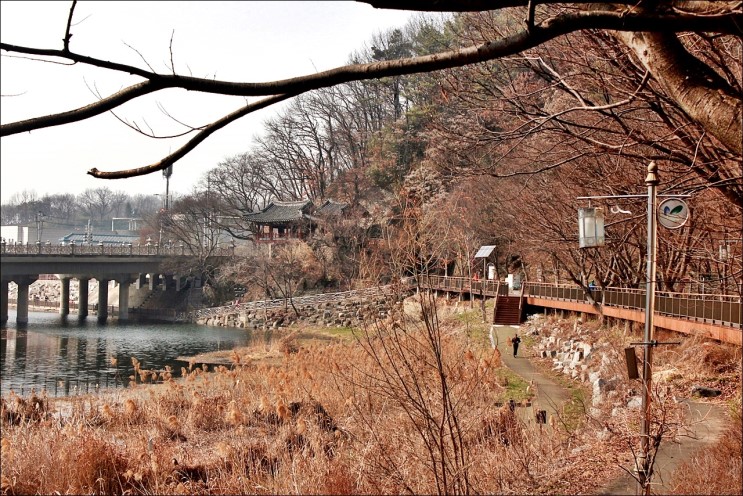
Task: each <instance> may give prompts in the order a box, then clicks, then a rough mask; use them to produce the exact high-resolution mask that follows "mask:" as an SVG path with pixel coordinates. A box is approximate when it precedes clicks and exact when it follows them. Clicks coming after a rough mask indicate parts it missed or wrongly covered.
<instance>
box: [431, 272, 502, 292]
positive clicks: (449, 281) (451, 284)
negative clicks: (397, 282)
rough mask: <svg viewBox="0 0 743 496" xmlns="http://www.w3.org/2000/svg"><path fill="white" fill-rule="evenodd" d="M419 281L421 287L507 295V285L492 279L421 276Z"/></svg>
mask: <svg viewBox="0 0 743 496" xmlns="http://www.w3.org/2000/svg"><path fill="white" fill-rule="evenodd" d="M419 283H420V286H421V287H422V288H429V289H437V290H441V291H452V292H457V293H469V292H472V294H476V295H482V294H484V295H485V296H496V295H498V296H508V285H507V284H499V282H498V281H496V280H492V279H487V280H484V281H483V280H475V279H470V278H468V277H449V276H421V277H420V281H419Z"/></svg>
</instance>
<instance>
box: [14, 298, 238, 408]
mask: <svg viewBox="0 0 743 496" xmlns="http://www.w3.org/2000/svg"><path fill="white" fill-rule="evenodd" d="M15 318H16V314H15V311H14V310H12V309H9V310H8V322H7V324H6V325H5V326H4V327H2V328H1V329H0V394H2V395H3V396H5V395H7V394H8V393H9V392H10V391H11V390H13V391H15V392H16V393H18V394H24V395H27V394H29V393H30V392H31V390H32V389H34V390H36V391H37V392H40V391H41V390H42V389H44V388H45V389H46V391H47V393H48V394H49V395H51V396H71V395H76V394H81V393H86V392H93V391H95V390H96V387H98V388H107V387H108V388H111V387H125V386H126V385H127V384H128V383H129V376H130V375H132V374H133V373H134V372H133V371H134V368H133V366H132V357H134V358H136V359H137V360H139V362H140V363H141V366H142V368H143V369H151V370H163V369H164V368H165V366H166V365H170V366H171V367H172V368H173V370H174V372H173V376H174V377H179V376H180V369H181V367H183V366H188V364H187V363H186V362H183V361H178V360H176V358H177V357H179V356H192V355H196V354H199V353H205V352H209V351H216V350H229V349H232V348H235V347H237V346H244V345H247V344H248V343H249V341H250V339H251V338H250V335H249V334H248V333H246V332H245V331H244V330H242V329H236V328H224V327H209V326H201V325H196V324H171V323H142V322H127V323H119V322H117V321H109V322H107V323H105V324H99V323H98V322H97V319H96V318H95V316H93V317H88V318H87V319H85V320H82V321H80V320H79V319H78V317H77V316H76V315H70V316H68V317H67V318H63V317H62V316H60V315H59V314H56V313H39V312H29V314H28V324H27V325H25V326H17V325H16V322H15ZM112 358H115V359H116V362H117V363H116V365H114V364H113V361H112Z"/></svg>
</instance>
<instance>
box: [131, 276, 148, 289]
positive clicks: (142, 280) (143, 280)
mask: <svg viewBox="0 0 743 496" xmlns="http://www.w3.org/2000/svg"><path fill="white" fill-rule="evenodd" d="M134 283H135V286H134V287H135V288H137V289H142V288H143V287H144V285H145V284H147V274H137V279H136V280H135V281H134Z"/></svg>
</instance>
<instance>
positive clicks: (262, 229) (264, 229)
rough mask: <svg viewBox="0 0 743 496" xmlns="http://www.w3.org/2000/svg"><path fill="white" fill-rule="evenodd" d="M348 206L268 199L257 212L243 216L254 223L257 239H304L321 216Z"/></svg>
mask: <svg viewBox="0 0 743 496" xmlns="http://www.w3.org/2000/svg"><path fill="white" fill-rule="evenodd" d="M347 206H348V205H347V204H345V203H339V202H336V201H333V200H326V201H325V202H323V203H322V204H321V205H320V206H319V207H317V208H315V205H314V204H313V203H312V200H301V201H293V202H283V201H272V202H271V203H269V204H268V205H267V206H266V208H264V209H263V210H261V211H260V212H253V213H250V214H246V215H245V220H247V221H249V222H253V223H254V224H255V226H256V230H255V232H256V240H257V241H268V242H271V241H282V240H287V239H306V238H307V237H309V236H310V235H312V233H313V232H314V231H315V228H316V227H317V223H318V221H319V220H320V219H321V218H328V217H332V216H338V215H341V214H343V211H344V210H345V209H346V207H347Z"/></svg>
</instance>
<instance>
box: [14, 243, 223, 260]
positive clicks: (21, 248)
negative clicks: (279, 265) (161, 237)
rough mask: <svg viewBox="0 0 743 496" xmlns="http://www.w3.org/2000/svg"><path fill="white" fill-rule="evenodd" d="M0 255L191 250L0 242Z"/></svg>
mask: <svg viewBox="0 0 743 496" xmlns="http://www.w3.org/2000/svg"><path fill="white" fill-rule="evenodd" d="M0 254H2V255H69V256H78V255H108V256H112V255H113V256H138V257H139V256H148V255H151V256H191V255H193V252H192V250H191V249H190V248H189V247H187V246H185V245H162V246H159V245H158V244H157V243H154V244H143V245H140V244H136V245H135V244H132V243H127V244H123V245H104V244H102V243H99V244H97V245H96V244H87V243H86V244H75V243H68V244H64V245H53V244H44V243H31V244H28V243H27V244H17V243H5V242H0ZM234 254H235V248H234V247H233V246H226V247H216V248H214V249H212V250H211V252H210V256H215V257H226V256H232V255H234Z"/></svg>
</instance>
